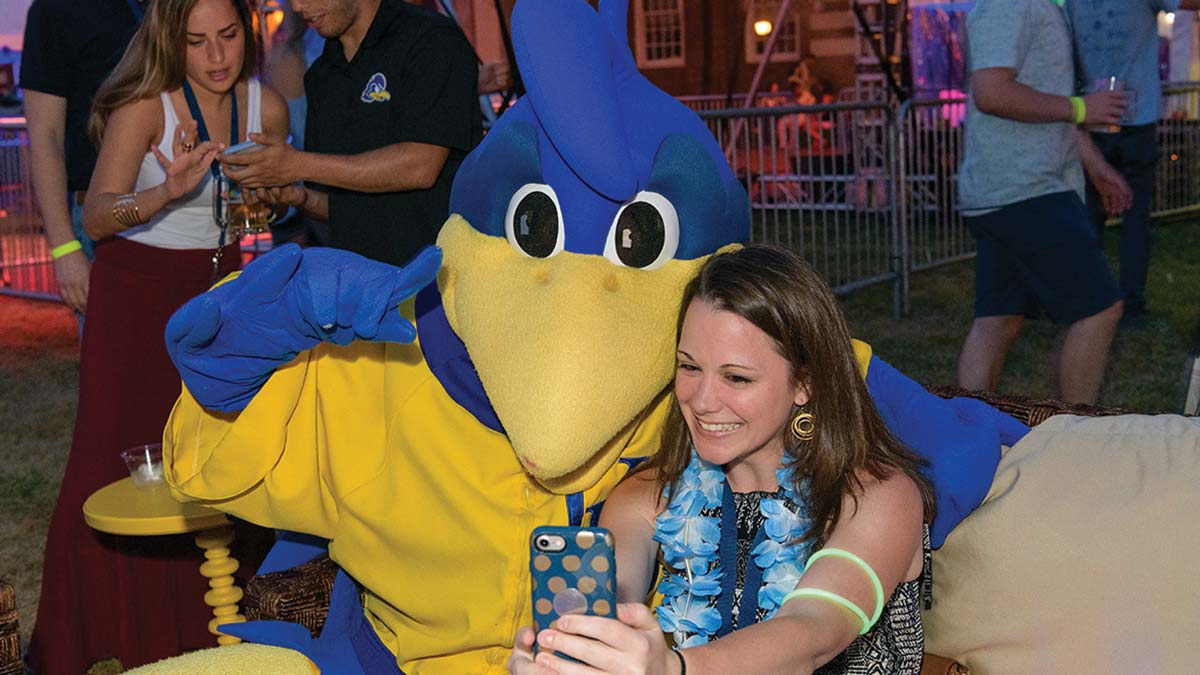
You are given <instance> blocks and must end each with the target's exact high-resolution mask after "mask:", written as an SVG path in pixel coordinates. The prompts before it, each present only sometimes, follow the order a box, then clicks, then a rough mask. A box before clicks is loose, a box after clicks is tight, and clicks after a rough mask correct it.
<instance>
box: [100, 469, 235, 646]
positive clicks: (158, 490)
mask: <svg viewBox="0 0 1200 675" xmlns="http://www.w3.org/2000/svg"><path fill="white" fill-rule="evenodd" d="M83 520H84V522H86V523H87V524H88V525H89V526H91V527H92V529H95V530H99V531H101V532H107V533H109V534H120V535H132V536H155V535H163V534H184V533H187V532H199V534H198V535H197V536H196V545H197V546H199V547H200V548H201V549H202V550H203V551H204V558H205V561H204V563H203V564H202V565H200V574H202V575H204V577H205V578H207V579H208V586H209V591H208V592H207V593H205V594H204V602H205V604H207V605H208V606H209V607H212V608H213V618H212V620H211V621H209V622H208V632H210V633H212V634H213V635H216V636H217V644H222V645H230V644H235V643H238V642H241V640H240V639H238V638H236V637H234V636H232V635H222V634H221V632H220V631H218V630H217V627H218V626H220V625H221V624H226V623H241V622H243V621H245V620H246V617H244V616H242V615H241V614H240V613H238V605H237V603H238V602H239V601H240V600H241V599H242V589H241V588H238V585H237V583H236V582H235V581H234V579H233V573H234V572H236V571H237V569H238V561H237V559H236V558H234V557H233V556H231V555H229V545H230V544H231V543H233V538H234V535H233V528H232V527H230V525H229V519H228V518H226V517H225V514H224V513H221V512H220V511H217V510H216V509H212V508H209V507H207V506H204V505H202V504H196V503H191V502H180V501H177V500H176V499H175V498H174V497H172V496H171V492H170V490H168V489H167V487H166V486H165V485H163V486H157V487H150V488H146V487H137V486H136V485H134V484H133V479H131V478H122V479H121V480H119V481H117V482H115V483H110V484H108V485H106V486H104V487H102V488H100V489H99V490H96V491H95V492H93V493H92V495H91V496H90V497H88V499H87V501H86V502H84V504H83Z"/></svg>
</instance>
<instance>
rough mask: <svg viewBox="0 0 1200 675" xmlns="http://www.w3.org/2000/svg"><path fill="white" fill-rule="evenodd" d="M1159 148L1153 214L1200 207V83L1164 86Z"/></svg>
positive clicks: (1173, 214)
mask: <svg viewBox="0 0 1200 675" xmlns="http://www.w3.org/2000/svg"><path fill="white" fill-rule="evenodd" d="M1158 149H1159V156H1158V177H1157V184H1156V189H1155V191H1154V204H1153V206H1152V207H1151V208H1152V209H1153V211H1154V215H1155V216H1156V217H1168V216H1175V215H1180V214H1183V213H1187V212H1190V211H1195V210H1197V209H1200V82H1175V83H1171V84H1168V85H1166V86H1164V87H1163V114H1162V119H1161V120H1160V121H1159V123H1158Z"/></svg>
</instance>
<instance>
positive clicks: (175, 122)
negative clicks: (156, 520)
mask: <svg viewBox="0 0 1200 675" xmlns="http://www.w3.org/2000/svg"><path fill="white" fill-rule="evenodd" d="M250 17H251V12H250V9H249V7H248V4H247V2H246V0H154V2H151V3H149V4H148V7H147V9H146V15H145V17H144V19H143V21H142V24H141V27H140V28H139V29H138V32H137V34H136V35H135V36H134V38H133V41H132V42H131V43H130V46H129V49H128V50H127V51H126V53H125V56H124V58H123V59H122V60H121V63H120V64H118V66H117V67H116V69H115V70H114V71H113V73H112V75H111V76H110V77H109V79H108V80H107V81H105V83H104V84H103V85H102V86H101V88H100V91H99V93H98V94H97V97H96V103H95V109H94V111H93V117H92V124H91V126H92V132H93V134H94V136H95V138H97V139H101V140H100V154H99V159H98V161H97V163H96V170H95V173H94V174H93V176H92V182H91V186H90V188H89V190H88V194H87V197H86V199H85V204H84V226H85V228H86V229H87V232H88V234H89V235H90V236H91V237H93V238H94V239H97V240H100V241H99V243H98V245H97V247H96V259H95V263H94V265H93V267H92V271H91V282H90V288H91V290H90V293H89V298H88V303H87V318H86V321H85V322H84V329H83V341H82V353H81V362H80V393H79V406H78V412H77V417H76V424H75V434H74V437H73V439H72V443H71V453H70V456H69V458H68V461H67V469H66V474H65V476H64V478H63V484H62V489H61V491H60V493H59V500H58V503H57V505H56V506H55V513H54V518H53V521H52V523H51V526H50V533H49V536H48V538H47V542H46V558H45V563H44V569H43V578H42V599H41V603H40V605H39V611H38V617H37V623H36V625H35V627H34V634H33V638H32V642H31V647H30V658H31V660H35V661H37V663H36V664H35V665H36V666H37V668H38V670H39V671H41V672H76V673H77V672H84V671H86V670H87V669H88V666H89V665H91V663H93V662H95V661H96V660H99V659H101V658H104V657H110V656H115V657H117V658H118V659H120V661H121V662H122V664H123V665H124V666H125V667H126V668H129V667H134V666H138V665H140V664H143V663H147V662H151V661H155V660H158V659H161V658H165V657H167V656H173V655H176V654H179V653H180V652H181V651H185V650H188V649H195V648H201V647H207V646H212V645H213V644H214V637H213V636H212V635H210V634H209V633H208V630H207V623H208V619H209V618H211V616H210V615H209V613H208V608H207V607H205V605H204V603H203V600H202V597H203V593H204V590H205V588H206V584H205V583H204V579H203V577H201V576H200V575H199V573H198V572H197V571H196V570H197V568H196V565H197V564H198V560H197V559H196V553H197V551H196V550H195V547H194V546H192V545H191V542H190V540H189V539H188V538H187V537H174V538H164V537H120V538H115V539H114V538H105V539H101V538H99V536H98V535H97V533H95V532H93V531H92V530H91V529H90V528H89V527H87V525H86V524H85V523H84V522H83V518H82V505H83V501H84V500H85V499H86V498H87V497H88V496H89V495H90V494H92V493H93V492H95V491H96V490H97V489H99V488H101V487H103V486H104V485H107V484H108V483H111V482H113V481H115V480H118V479H120V478H122V477H123V476H128V473H127V472H126V470H125V468H124V466H123V465H122V463H121V460H120V457H119V453H120V452H121V451H122V450H123V449H125V448H129V447H131V446H134V445H139V444H144V443H155V442H157V441H159V440H160V439H161V438H162V429H163V426H164V424H165V422H166V418H167V415H168V413H169V412H170V408H171V406H172V405H173V403H174V401H175V399H176V398H177V397H178V396H179V392H180V385H179V376H178V374H177V373H176V372H175V369H174V366H172V364H171V362H170V360H169V358H168V357H167V353H166V347H165V346H164V343H163V332H164V329H165V327H166V323H167V320H168V319H169V318H170V316H171V314H172V313H174V312H175V310H176V309H178V308H179V307H180V306H181V305H182V304H183V303H184V302H186V301H187V300H188V299H190V298H192V297H194V296H195V295H197V294H199V293H201V292H203V291H204V290H205V289H207V288H208V287H209V285H211V283H212V280H213V272H214V269H213V268H214V262H213V258H214V253H215V251H216V248H217V245H218V242H219V240H220V230H219V229H218V227H217V225H216V224H215V222H214V221H213V214H212V193H213V190H212V186H211V183H212V181H213V178H212V175H211V174H210V170H209V167H210V165H211V164H212V162H213V159H214V157H216V155H217V153H218V152H219V151H220V149H221V148H222V147H224V146H225V145H228V144H230V143H231V142H238V141H241V140H243V139H245V138H246V135H247V133H249V132H263V133H266V134H269V135H274V136H278V137H280V138H283V137H286V135H287V129H288V116H287V104H286V103H285V102H284V101H283V99H282V98H281V97H280V96H279V95H278V94H275V93H274V92H272V91H270V90H268V89H266V88H264V87H261V86H260V85H259V83H258V82H257V81H256V80H254V79H253V78H252V77H251V75H252V74H253V72H254V69H255V65H256V64H255V54H256V45H255V34H254V31H253V29H252V25H251V21H250ZM185 85H186V87H185ZM185 88H187V89H190V90H191V92H192V93H193V97H194V100H195V102H196V108H197V110H198V112H199V115H198V116H194V115H193V114H192V113H191V112H190V109H189V105H188V103H187V101H186V100H185V95H184V89H185ZM235 101H236V108H235V105H234V102H235ZM235 109H236V118H237V120H238V124H237V129H236V133H234V130H233V129H232V127H233V119H232V118H233V117H234V112H233V111H234V110H235ZM195 117H199V118H202V121H203V125H201V124H198V122H200V121H201V120H200V119H194V118H195ZM201 126H203V127H206V128H207V130H208V132H209V133H210V134H211V139H210V140H204V139H202V138H200V135H201V134H200V132H199V129H200V128H201ZM231 134H232V135H233V137H231ZM235 139H236V140H235ZM221 262H222V263H224V264H223V265H222V266H221V269H220V270H219V271H220V272H221V273H227V272H229V271H232V270H234V269H236V268H237V267H238V266H239V263H240V256H239V255H238V250H237V245H236V241H234V242H231V244H230V245H229V246H228V247H226V250H225V251H224V255H223V256H222V257H221ZM246 539H247V537H246V533H245V532H239V540H242V541H246ZM244 554H245V551H243V552H242V554H240V555H239V557H240V558H241V560H242V566H243V568H244V569H254V568H255V567H257V564H256V561H255V559H254V556H246V557H243V555H244ZM145 589H154V591H153V592H151V593H149V594H147V592H146V590H145Z"/></svg>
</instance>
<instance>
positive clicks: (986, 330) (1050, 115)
mask: <svg viewBox="0 0 1200 675" xmlns="http://www.w3.org/2000/svg"><path fill="white" fill-rule="evenodd" d="M967 35H968V37H969V38H970V50H971V54H970V63H971V80H970V97H969V99H968V105H967V118H966V132H965V133H966V136H965V151H964V154H963V163H962V169H961V171H960V172H959V202H960V204H959V206H960V208H961V209H962V213H963V215H964V217H965V218H964V220H965V222H966V224H967V226H968V227H970V229H971V232H972V233H973V234H974V235H975V239H976V242H977V251H978V252H977V255H976V258H975V321H974V323H973V324H972V325H971V329H970V332H969V333H968V334H967V337H966V340H965V341H964V343H963V348H962V353H961V355H960V356H959V361H958V384H959V386H962V387H965V388H967V389H977V390H994V389H995V388H996V385H997V383H998V382H999V379H1000V373H1001V371H1002V370H1003V367H1004V360H1005V357H1006V356H1007V354H1008V350H1009V348H1010V347H1011V346H1012V344H1013V342H1014V341H1015V340H1016V339H1017V335H1018V334H1019V333H1020V330H1021V325H1022V323H1023V321H1024V315H1025V313H1026V311H1028V310H1029V309H1030V308H1031V307H1032V305H1033V302H1034V301H1036V302H1037V303H1040V305H1041V306H1042V307H1043V308H1044V309H1045V311H1046V313H1047V314H1048V315H1049V316H1050V318H1051V319H1053V320H1054V321H1055V322H1056V323H1059V324H1063V325H1065V326H1067V329H1066V336H1065V338H1064V340H1063V344H1062V353H1061V355H1060V358H1059V362H1058V387H1059V395H1060V397H1061V398H1062V399H1063V400H1066V401H1070V402H1073V403H1091V402H1094V401H1095V400H1096V397H1097V396H1098V394H1099V392H1100V385H1101V383H1102V382H1103V380H1104V371H1105V368H1106V367H1107V364H1108V350H1109V346H1110V345H1111V344H1112V339H1113V335H1114V334H1115V332H1116V328H1117V322H1118V321H1119V320H1120V318H1121V304H1122V303H1121V297H1120V293H1119V291H1118V289H1117V284H1116V281H1115V280H1114V279H1113V276H1112V273H1111V272H1110V271H1109V269H1108V263H1107V262H1106V261H1105V259H1104V253H1103V251H1101V249H1100V242H1099V240H1098V238H1097V237H1096V231H1095V228H1094V227H1092V225H1091V220H1090V218H1089V217H1088V214H1087V209H1086V207H1085V206H1084V203H1083V195H1084V172H1085V171H1086V172H1087V177H1088V179H1089V180H1090V181H1091V182H1092V184H1093V185H1094V186H1095V187H1096V190H1097V191H1098V192H1099V194H1100V196H1101V198H1102V200H1103V202H1104V204H1105V207H1106V210H1107V211H1108V212H1109V213H1119V212H1121V211H1124V210H1125V209H1126V208H1128V207H1129V204H1130V201H1131V199H1132V196H1131V195H1130V192H1129V187H1128V186H1127V185H1126V184H1125V181H1124V180H1123V179H1122V178H1121V176H1120V174H1118V173H1117V172H1116V170H1114V169H1113V168H1112V167H1111V166H1109V165H1108V163H1107V162H1105V161H1104V158H1103V157H1102V156H1101V155H1100V152H1099V151H1098V150H1097V149H1096V147H1095V145H1093V144H1092V142H1091V140H1090V139H1089V138H1088V136H1087V134H1085V133H1083V132H1081V131H1080V130H1079V129H1078V128H1077V125H1079V124H1085V125H1091V124H1115V123H1117V122H1119V121H1120V119H1121V114H1122V111H1123V109H1124V102H1125V95H1124V93H1122V92H1119V91H1101V92H1096V93H1093V94H1089V95H1088V96H1086V97H1075V96H1072V94H1074V92H1075V74H1074V68H1073V65H1072V60H1073V59H1072V49H1073V47H1072V45H1071V35H1070V30H1069V26H1068V25H1067V18H1066V15H1065V12H1064V10H1063V9H1062V8H1061V7H1059V6H1058V5H1056V4H1055V3H1053V2H1047V1H1046V0H979V3H978V4H976V5H975V8H974V9H973V10H972V11H971V14H970V15H969V16H968V18H967Z"/></svg>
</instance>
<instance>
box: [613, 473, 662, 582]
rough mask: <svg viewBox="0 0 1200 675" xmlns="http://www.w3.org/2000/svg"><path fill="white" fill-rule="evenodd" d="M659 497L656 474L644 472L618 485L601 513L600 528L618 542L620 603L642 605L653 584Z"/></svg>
mask: <svg viewBox="0 0 1200 675" xmlns="http://www.w3.org/2000/svg"><path fill="white" fill-rule="evenodd" d="M658 495H659V491H658V485H657V483H656V482H655V478H654V474H653V473H652V472H650V471H641V472H638V473H634V474H632V475H630V476H629V477H627V478H626V479H625V480H623V481H621V482H620V483H618V484H617V487H616V488H614V489H613V491H612V494H610V495H609V496H608V501H606V502H605V503H604V509H603V510H601V511H600V527H604V528H608V530H609V531H610V532H612V534H613V539H614V540H615V541H616V563H617V602H643V601H644V600H645V599H646V592H647V591H648V590H649V589H650V583H651V582H652V581H654V578H653V577H654V559H655V557H656V556H657V554H658V543H657V542H655V541H654V519H655V517H656V516H657V515H658Z"/></svg>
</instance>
